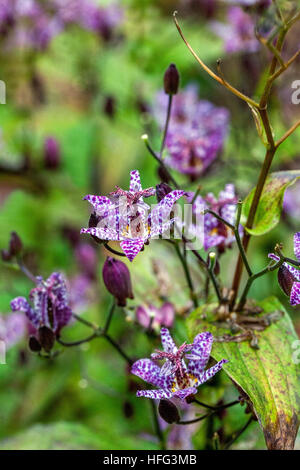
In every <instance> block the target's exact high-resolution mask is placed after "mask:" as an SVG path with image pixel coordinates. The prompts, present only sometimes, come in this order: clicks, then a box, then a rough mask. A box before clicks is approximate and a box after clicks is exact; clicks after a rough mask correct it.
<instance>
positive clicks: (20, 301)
mask: <svg viewBox="0 0 300 470" xmlns="http://www.w3.org/2000/svg"><path fill="white" fill-rule="evenodd" d="M10 306H11V309H12V311H13V312H23V313H25V315H26V316H27V318H28V320H29V321H30V322H31V323H32V324H33V326H35V327H36V328H38V327H39V326H40V322H39V318H38V316H37V315H36V313H35V312H34V310H33V308H32V307H31V305H30V304H29V303H28V302H27V300H26V299H25V297H16V298H15V299H13V300H12V301H11V303H10Z"/></svg>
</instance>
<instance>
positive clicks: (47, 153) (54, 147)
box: [44, 137, 61, 170]
mask: <svg viewBox="0 0 300 470" xmlns="http://www.w3.org/2000/svg"><path fill="white" fill-rule="evenodd" d="M60 159H61V152H60V146H59V143H58V141H57V140H56V139H55V138H54V137H47V138H46V139H45V142H44V164H45V167H46V168H48V169H51V170H54V169H56V168H58V166H59V164H60Z"/></svg>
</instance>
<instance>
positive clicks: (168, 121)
mask: <svg viewBox="0 0 300 470" xmlns="http://www.w3.org/2000/svg"><path fill="white" fill-rule="evenodd" d="M172 100H173V95H172V94H170V95H169V99H168V109H167V116H166V123H165V128H164V133H163V138H162V142H161V147H160V153H159V157H160V159H161V160H162V155H163V151H164V148H165V143H166V137H167V134H168V128H169V123H170V117H171V110H172Z"/></svg>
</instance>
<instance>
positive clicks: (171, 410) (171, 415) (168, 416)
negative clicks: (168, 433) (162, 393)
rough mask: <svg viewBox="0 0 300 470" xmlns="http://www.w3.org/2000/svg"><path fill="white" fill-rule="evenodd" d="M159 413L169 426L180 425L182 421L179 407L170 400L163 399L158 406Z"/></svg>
mask: <svg viewBox="0 0 300 470" xmlns="http://www.w3.org/2000/svg"><path fill="white" fill-rule="evenodd" d="M158 412H159V414H160V416H161V418H162V419H164V420H165V421H166V422H167V423H169V424H172V423H178V421H179V420H180V416H179V412H178V409H177V406H176V405H174V403H172V402H171V401H170V400H166V399H164V398H163V399H161V400H160V402H159V405H158Z"/></svg>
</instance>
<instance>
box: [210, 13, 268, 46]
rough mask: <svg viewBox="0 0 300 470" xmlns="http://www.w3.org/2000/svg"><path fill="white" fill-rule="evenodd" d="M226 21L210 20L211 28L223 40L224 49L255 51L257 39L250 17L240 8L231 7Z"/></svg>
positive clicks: (257, 43) (257, 44)
mask: <svg viewBox="0 0 300 470" xmlns="http://www.w3.org/2000/svg"><path fill="white" fill-rule="evenodd" d="M227 20H228V22H227V23H221V22H219V21H212V22H211V28H212V30H213V31H214V32H215V33H216V34H217V35H218V36H220V38H222V39H223V41H224V48H225V51H226V52H228V53H234V52H240V51H242V52H256V51H257V50H258V49H259V47H260V44H259V41H258V40H257V39H256V37H255V33H254V30H255V24H254V22H253V19H252V17H251V16H250V15H249V14H247V13H245V12H244V11H243V9H242V8H239V7H236V6H234V7H231V8H229V10H228V14H227Z"/></svg>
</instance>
